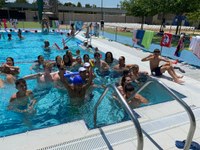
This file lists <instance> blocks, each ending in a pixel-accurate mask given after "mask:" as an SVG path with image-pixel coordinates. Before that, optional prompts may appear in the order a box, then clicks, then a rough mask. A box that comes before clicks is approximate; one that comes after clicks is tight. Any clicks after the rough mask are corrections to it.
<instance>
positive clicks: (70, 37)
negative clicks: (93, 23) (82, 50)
mask: <svg viewBox="0 0 200 150" xmlns="http://www.w3.org/2000/svg"><path fill="white" fill-rule="evenodd" d="M81 30H82V29H79V30H78V31H76V32H75V33H74V36H71V37H69V38H68V39H66V40H65V41H64V42H65V43H67V42H68V41H70V40H71V39H72V38H73V37H75V36H76V35H77V34H78V33H79V32H81Z"/></svg>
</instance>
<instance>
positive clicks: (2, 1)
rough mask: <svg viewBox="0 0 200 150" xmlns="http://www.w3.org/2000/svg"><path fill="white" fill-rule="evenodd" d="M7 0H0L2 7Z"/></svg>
mask: <svg viewBox="0 0 200 150" xmlns="http://www.w3.org/2000/svg"><path fill="white" fill-rule="evenodd" d="M6 1H7V0H0V8H1V7H3V6H4V5H5V3H6Z"/></svg>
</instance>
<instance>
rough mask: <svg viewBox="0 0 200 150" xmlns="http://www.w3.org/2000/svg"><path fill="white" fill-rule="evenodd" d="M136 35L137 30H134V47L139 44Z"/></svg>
mask: <svg viewBox="0 0 200 150" xmlns="http://www.w3.org/2000/svg"><path fill="white" fill-rule="evenodd" d="M136 35H137V30H133V38H132V41H133V46H134V45H135V44H137V42H138V40H137V38H136Z"/></svg>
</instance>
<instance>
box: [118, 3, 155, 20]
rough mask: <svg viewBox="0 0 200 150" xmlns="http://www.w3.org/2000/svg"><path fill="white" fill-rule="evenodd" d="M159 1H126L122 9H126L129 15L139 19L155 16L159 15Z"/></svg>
mask: <svg viewBox="0 0 200 150" xmlns="http://www.w3.org/2000/svg"><path fill="white" fill-rule="evenodd" d="M157 3H158V0H124V1H121V7H122V8H125V9H126V10H127V12H128V14H129V15H133V16H137V17H144V16H145V17H146V16H154V15H155V14H157V13H158V12H157V6H158V5H157Z"/></svg>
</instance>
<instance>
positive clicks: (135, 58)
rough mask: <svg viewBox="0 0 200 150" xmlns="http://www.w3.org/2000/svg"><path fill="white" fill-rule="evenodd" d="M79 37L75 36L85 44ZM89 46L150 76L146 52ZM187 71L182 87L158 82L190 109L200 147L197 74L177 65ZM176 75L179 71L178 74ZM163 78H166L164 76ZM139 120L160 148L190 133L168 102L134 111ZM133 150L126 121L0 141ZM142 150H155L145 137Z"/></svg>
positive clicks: (102, 43)
mask: <svg viewBox="0 0 200 150" xmlns="http://www.w3.org/2000/svg"><path fill="white" fill-rule="evenodd" d="M81 34H82V33H80V34H79V35H77V37H78V38H79V39H81V40H85V39H84V38H83V37H82V36H81ZM92 45H93V46H97V47H98V48H99V49H100V50H101V51H103V52H107V51H111V52H112V53H113V54H114V57H115V58H116V59H118V58H119V56H122V55H123V56H125V57H126V63H127V64H135V63H136V64H138V65H139V66H140V70H145V71H148V72H149V63H148V62H141V58H143V57H145V56H147V55H149V53H148V52H143V51H141V50H138V49H135V48H132V47H127V46H125V45H123V44H120V43H116V42H114V41H109V40H107V39H103V38H93V39H92ZM178 65H179V66H181V67H183V69H185V70H186V73H185V74H183V75H184V78H183V80H184V81H185V83H184V84H183V85H179V84H176V83H174V82H172V81H171V80H169V79H168V78H159V79H160V80H161V81H162V82H163V83H165V84H166V85H167V86H168V87H170V88H171V89H174V90H175V91H177V92H179V93H181V94H183V95H185V98H183V100H184V101H185V102H186V103H187V104H188V105H189V106H190V107H191V108H192V110H193V112H194V114H195V117H196V122H197V127H196V131H195V135H194V138H193V141H196V142H198V143H200V115H199V114H200V113H199V112H200V100H199V97H200V94H199V91H200V82H199V81H200V70H198V69H195V68H192V67H190V66H186V65H182V64H178ZM177 72H178V71H177ZM165 76H166V77H169V76H168V74H167V73H165ZM135 111H136V112H137V113H138V114H139V115H140V116H141V118H139V122H140V124H141V126H142V128H143V129H144V130H145V131H146V132H147V133H148V134H149V135H150V136H151V137H152V138H153V139H154V140H155V141H156V142H157V143H158V144H159V145H160V146H161V147H162V148H163V149H170V150H174V149H177V148H176V147H175V141H176V140H180V141H182V140H185V139H186V137H187V132H188V131H189V122H188V121H189V118H188V117H187V114H186V112H185V111H184V110H183V108H182V107H181V106H180V105H179V104H178V103H177V102H176V101H170V102H166V103H161V104H157V105H152V106H147V107H142V108H138V109H135ZM64 147H65V149H83V150H85V149H119V150H121V149H136V147H137V138H136V133H135V129H134V126H133V123H132V122H131V121H126V122H123V123H119V124H114V125H110V126H106V127H102V128H100V129H94V130H88V128H87V127H86V125H85V123H84V121H76V122H72V123H68V124H63V125H59V126H55V127H50V128H45V129H40V130H35V131H30V132H27V133H22V134H18V135H13V136H8V137H5V138H0V148H1V149H2V150H29V149H30V150H32V149H41V150H46V149H59V148H60V149H61V148H63V149H64ZM144 149H145V150H151V149H152V150H155V149H157V147H155V145H154V144H152V142H151V141H150V140H149V139H148V138H147V137H146V136H144Z"/></svg>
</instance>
